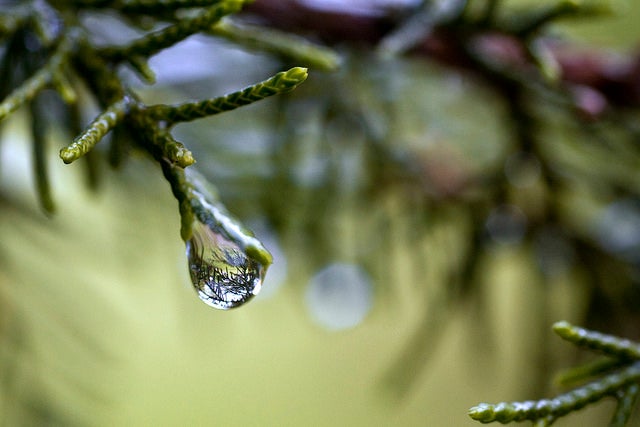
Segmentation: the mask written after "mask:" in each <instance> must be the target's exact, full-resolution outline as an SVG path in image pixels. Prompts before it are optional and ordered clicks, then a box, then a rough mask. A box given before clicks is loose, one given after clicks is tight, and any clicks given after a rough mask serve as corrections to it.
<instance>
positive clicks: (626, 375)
mask: <svg viewBox="0 0 640 427" xmlns="http://www.w3.org/2000/svg"><path fill="white" fill-rule="evenodd" d="M553 330H554V332H556V333H557V334H558V335H560V336H561V337H562V338H564V339H566V340H568V341H570V342H572V343H574V344H576V345H578V346H583V347H586V348H589V349H591V350H594V351H598V352H603V353H605V354H607V355H608V356H612V357H614V358H615V359H613V362H609V363H603V362H602V361H598V363H596V364H593V363H589V364H588V365H587V368H586V369H582V370H580V371H578V372H581V373H582V374H583V376H582V378H584V377H587V376H591V375H593V374H595V373H601V374H602V376H601V378H599V379H597V380H593V381H591V382H589V383H587V384H585V385H583V386H580V387H577V388H575V389H573V390H571V391H569V392H566V393H563V394H560V395H558V396H556V397H554V398H551V399H540V400H528V401H524V402H501V403H497V404H489V403H481V404H479V405H477V406H474V407H473V408H471V409H470V410H469V416H470V417H471V418H473V419H474V420H476V421H480V422H481V423H491V422H495V421H497V422H500V423H503V424H506V423H510V422H518V421H526V420H529V421H534V422H535V423H536V424H535V425H551V423H553V422H554V421H555V420H556V419H558V418H560V417H563V416H565V415H567V414H569V413H571V412H574V411H577V410H579V409H582V408H584V407H585V406H587V405H589V404H591V403H595V402H598V401H600V400H601V399H603V398H605V397H613V398H615V399H617V401H618V405H617V408H616V410H615V412H614V415H613V418H612V421H611V424H610V425H612V426H619V427H622V426H625V425H627V423H628V421H629V418H630V417H631V413H632V410H633V408H634V406H635V404H636V402H637V397H638V392H639V390H640V351H638V349H639V348H640V347H639V345H638V344H637V343H634V342H631V341H629V340H626V339H622V338H618V337H614V336H611V335H606V334H603V333H600V332H595V331H590V330H587V329H584V328H580V327H577V326H573V325H571V324H569V323H568V322H564V321H562V322H558V323H556V324H555V325H554V326H553ZM572 371H573V372H574V374H575V372H576V369H575V368H574V369H573V370H572ZM573 379H576V376H575V375H573Z"/></svg>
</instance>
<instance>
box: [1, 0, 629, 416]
mask: <svg viewBox="0 0 640 427" xmlns="http://www.w3.org/2000/svg"><path fill="white" fill-rule="evenodd" d="M306 3H307V5H308V6H309V7H316V8H319V9H322V10H325V9H327V8H328V9H330V10H339V9H341V8H345V9H349V11H350V13H357V14H362V15H364V16H369V15H371V14H374V13H378V12H376V10H374V5H378V4H379V3H380V4H381V2H375V3H369V2H355V1H354V2H348V1H344V2H335V1H332V2H320V1H317V2H306ZM405 3H406V2H405ZM504 3H505V4H504V7H505V8H507V10H510V9H509V8H513V9H517V8H519V7H526V6H527V5H530V4H535V3H538V2H525V1H510V2H506V1H505V2H504ZM549 3H551V2H549ZM396 6H398V5H397V4H396ZM617 7H618V9H617V10H618V13H617V14H615V15H612V16H609V17H600V18H598V19H592V20H584V19H583V20H581V22H578V21H579V20H576V21H568V22H566V23H565V22H563V23H562V24H557V25H554V26H552V27H551V28H550V29H549V30H550V34H551V37H553V38H557V39H559V40H560V39H562V40H568V41H570V43H571V44H572V45H573V46H577V47H578V48H579V49H593V50H597V51H598V52H604V53H603V55H605V54H606V55H607V58H613V59H612V62H613V63H618V62H616V61H623V60H625V58H628V57H630V56H632V55H633V54H634V53H635V52H636V49H637V47H638V44H637V43H638V40H640V27H638V25H637V22H638V20H639V19H640V4H639V3H637V2H631V1H629V2H620V4H619V5H617ZM86 19H87V20H88V22H90V24H91V25H92V28H95V29H96V32H97V34H101V35H102V36H104V37H106V38H109V37H111V38H117V37H127V36H130V35H129V34H126V31H125V28H124V27H123V24H122V23H121V22H119V21H117V20H116V18H114V17H110V16H103V15H97V16H89V17H86ZM123 34H124V36H123ZM334 47H335V48H336V49H337V50H338V51H339V53H340V54H341V55H342V57H343V64H342V67H341V69H340V70H339V71H337V72H335V73H322V72H318V71H314V70H311V73H310V77H309V79H308V81H307V82H305V83H304V84H303V85H302V86H301V87H300V88H298V89H297V90H295V91H294V92H293V93H291V94H288V95H286V96H279V97H276V98H273V99H269V100H267V101H262V102H259V103H257V104H254V105H251V106H249V107H246V108H242V109H239V110H236V111H234V112H230V113H226V114H223V115H220V116H215V117H212V118H207V119H203V120H200V121H198V122H194V123H189V124H187V125H180V126H178V128H176V131H175V136H176V138H177V139H178V140H180V141H182V142H184V143H185V145H186V146H187V147H189V148H190V149H192V151H193V152H194V154H195V157H196V159H197V161H198V163H197V165H196V167H197V168H198V170H199V171H201V172H203V173H204V174H205V175H207V176H208V177H209V178H210V180H211V182H212V183H214V184H215V185H216V187H217V188H218V190H219V192H220V195H221V199H222V201H223V202H224V203H225V204H226V206H227V208H228V209H229V210H230V211H231V212H233V214H234V215H236V216H237V217H239V218H240V219H242V221H243V222H244V223H245V224H246V225H247V226H248V227H249V228H251V229H252V230H253V231H254V232H255V233H256V234H257V236H258V237H260V238H261V239H262V241H263V242H264V244H265V246H266V247H267V248H268V249H269V250H270V251H271V252H272V254H273V256H274V260H275V261H274V264H273V266H272V267H271V268H270V270H269V272H268V274H267V278H266V282H265V285H264V288H263V291H262V293H261V294H260V295H259V296H258V297H257V298H256V299H255V300H254V301H252V302H251V303H249V304H248V305H246V306H243V307H242V308H240V309H235V310H232V311H229V312H223V311H217V310H214V309H212V308H210V307H208V306H206V305H205V304H203V303H202V302H201V301H200V300H199V299H198V298H197V296H196V294H195V291H194V290H193V289H192V286H191V284H190V280H189V274H188V270H187V262H186V258H185V253H184V243H183V242H182V241H181V239H180V235H179V224H180V219H179V214H178V209H177V203H176V201H175V199H173V197H172V195H171V192H170V189H169V186H168V185H167V183H166V182H165V181H164V179H163V178H162V175H161V172H160V170H159V168H157V165H155V164H154V163H152V162H150V161H149V160H148V159H146V158H144V156H139V155H137V154H136V153H133V155H132V156H131V157H130V158H129V159H128V160H127V161H126V162H125V164H124V165H123V166H122V167H121V168H120V169H119V170H117V171H113V170H111V169H109V168H108V166H107V164H106V161H103V164H102V165H101V166H102V172H101V174H100V183H99V187H98V189H97V190H96V191H92V190H91V189H89V188H88V187H87V185H86V184H85V181H86V180H85V176H84V170H83V168H82V167H81V165H76V164H74V165H72V166H65V165H63V164H62V162H60V161H59V159H58V157H57V152H58V150H59V148H60V147H61V146H64V145H66V144H67V143H68V141H70V138H71V136H70V135H68V134H66V133H65V131H64V130H60V129H54V130H52V133H51V138H50V142H51V143H50V148H51V174H52V184H53V190H54V197H55V200H56V202H57V206H58V210H57V212H56V214H55V216H53V217H51V218H49V217H47V216H45V215H44V214H42V213H41V211H40V209H39V208H38V206H37V203H36V198H35V193H34V191H33V186H34V184H33V178H32V176H31V166H30V162H31V157H30V156H31V154H30V146H29V136H28V127H27V126H28V123H27V118H26V117H24V116H23V115H22V114H20V113H18V114H16V115H14V116H12V117H11V119H10V120H8V121H6V123H4V127H3V128H2V145H0V150H1V151H0V155H1V158H0V425H7V426H18V425H60V426H76V425H77V426H85V425H86V426H114V425H116V426H117V425H135V426H145V425H153V426H176V425H202V426H251V425H259V426H300V425H313V426H372V425H375V426H377V425H398V426H418V425H428V426H432V425H442V426H445V425H446V426H471V425H476V423H475V422H473V421H471V420H470V419H469V418H468V416H467V411H468V409H469V408H470V407H471V406H474V405H476V404H477V403H479V402H497V401H503V400H508V401H511V400H526V399H534V398H541V397H545V396H553V395H555V394H557V393H558V392H559V390H560V389H558V388H557V387H556V386H555V385H554V384H553V375H554V374H555V373H557V372H558V371H560V370H561V369H562V368H566V367H568V366H572V365H573V364H575V363H577V361H579V360H582V359H583V358H584V357H583V356H584V355H580V354H578V353H577V352H576V350H575V348H574V347H572V346H571V345H570V344H567V343H564V342H562V341H561V340H560V339H559V338H557V337H555V336H554V335H553V334H552V332H551V325H552V324H553V322H555V321H558V320H563V319H564V320H568V321H571V322H574V323H577V324H581V325H584V326H589V327H593V328H596V329H599V330H601V331H603V332H610V333H615V334H621V335H624V336H626V337H629V338H640V331H639V330H638V328H637V320H638V307H640V305H639V304H638V303H639V302H640V287H639V284H640V282H639V280H640V275H639V270H638V268H639V266H640V198H639V195H640V173H639V171H640V145H638V141H639V139H638V138H639V133H638V132H640V127H638V124H637V123H638V122H637V118H638V110H637V109H633V108H629V109H623V110H619V109H611V112H610V113H608V114H606V115H603V116H602V117H598V119H597V120H584V121H581V120H580V119H579V118H578V117H577V116H576V115H575V114H573V113H568V112H567V108H565V106H564V104H563V102H562V101H556V99H557V98H558V94H557V93H554V92H553V91H549V90H546V89H544V88H540V87H538V86H536V85H535V84H533V85H532V86H531V87H528V88H526V91H525V93H524V95H526V96H524V98H525V99H526V106H527V110H526V117H525V118H524V119H522V118H520V119H521V120H523V122H526V123H527V126H526V129H525V130H526V135H528V136H529V137H530V139H531V141H528V142H527V141H525V143H523V141H522V139H523V136H522V129H521V128H522V126H520V127H519V126H518V125H515V126H514V121H517V120H520V119H518V117H516V116H514V115H513V114H512V112H513V110H512V108H513V105H512V104H509V102H505V98H504V97H503V96H502V95H501V94H500V93H497V92H496V91H495V88H493V87H490V86H488V85H486V84H485V83H483V81H482V79H479V78H478V77H477V76H475V75H473V74H471V73H468V72H465V71H463V70H460V69H457V68H453V67H449V66H446V65H443V64H442V63H440V62H437V61H432V60H430V59H429V58H427V57H422V56H412V55H408V56H405V57H394V58H382V57H381V56H380V55H378V54H376V52H375V51H374V49H373V48H372V47H370V46H364V45H360V44H354V43H352V44H349V43H338V44H334ZM288 65H289V64H285V63H282V62H280V61H278V60H275V59H273V58H272V57H270V56H269V55H265V54H258V53H250V52H246V51H243V50H239V49H238V48H237V47H236V46H234V45H232V44H230V43H227V42H221V41H218V40H215V39H213V38H206V37H191V38H189V39H188V40H186V41H184V42H182V43H180V44H178V45H177V46H175V47H174V48H171V49H168V50H166V51H164V52H162V53H161V54H159V55H157V56H156V57H154V58H153V59H152V61H151V66H152V68H153V69H154V70H155V71H156V73H157V77H158V83H157V84H156V85H155V86H152V87H150V86H145V85H143V84H142V83H140V82H139V81H137V80H136V79H135V77H133V76H130V75H128V74H126V75H125V78H127V79H129V80H130V84H131V85H132V86H134V87H135V88H136V90H137V91H138V92H139V93H140V94H141V97H142V98H143V100H144V101H145V102H147V103H160V102H162V103H171V102H179V101H184V100H186V99H198V98H203V97H214V96H217V95H221V94H224V93H228V92H231V91H234V90H237V89H239V88H242V87H244V86H246V85H249V84H253V83H254V82H256V81H260V80H263V79H265V78H267V77H268V76H270V75H272V74H274V73H275V72H277V71H280V70H283V69H285V68H286V67H287V66H288ZM518 105H519V106H522V105H521V104H518ZM93 108H94V107H92V106H91V105H88V106H87V118H86V120H87V121H88V120H89V119H90V118H91V117H92V114H94V113H95V112H96V110H95V109H93ZM514 127H515V128H518V129H520V130H517V129H516V131H515V132H514ZM519 132H520V133H519ZM514 135H515V136H514ZM525 139H526V138H525ZM102 145H105V147H102V146H99V147H98V150H102V151H103V152H106V150H107V147H106V145H108V144H102ZM531 146H533V147H535V149H531V148H530V147H531ZM527 147H528V148H527ZM614 406H615V405H614V402H613V401H611V402H605V403H601V404H598V405H596V406H594V407H593V408H587V409H585V410H583V411H581V412H580V413H579V414H577V415H572V416H569V417H567V418H566V419H562V420H560V421H558V422H557V423H556V424H557V425H559V426H573V425H576V426H577V425H581V426H583V425H602V424H603V423H606V420H607V419H608V417H609V414H610V413H611V411H612V409H613V407H614Z"/></svg>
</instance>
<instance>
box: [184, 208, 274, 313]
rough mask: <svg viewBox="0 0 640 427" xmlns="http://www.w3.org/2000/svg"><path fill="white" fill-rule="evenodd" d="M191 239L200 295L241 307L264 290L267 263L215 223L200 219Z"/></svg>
mask: <svg viewBox="0 0 640 427" xmlns="http://www.w3.org/2000/svg"><path fill="white" fill-rule="evenodd" d="M192 233H193V235H192V237H191V239H189V240H188V241H187V259H188V260H189V272H190V274H191V281H192V283H193V286H194V287H195V289H196V291H197V292H198V296H199V297H200V299H201V300H202V301H204V302H205V303H206V304H208V305H210V306H211V307H214V308H218V309H221V310H228V309H230V308H234V307H238V306H240V305H242V304H244V303H245V302H247V301H248V300H250V299H251V298H252V297H253V296H255V295H257V294H258V292H260V288H261V287H262V281H263V279H264V275H265V267H264V266H263V265H262V264H261V263H260V262H258V261H256V260H254V259H253V258H251V257H249V256H247V254H246V253H245V251H243V250H242V248H241V247H240V246H239V245H237V244H236V243H234V242H232V241H230V240H229V239H228V238H226V237H225V236H224V235H222V234H221V233H219V232H216V231H215V230H214V229H213V228H212V227H209V226H208V225H206V224H203V223H201V222H199V221H196V222H195V223H194V224H193V228H192Z"/></svg>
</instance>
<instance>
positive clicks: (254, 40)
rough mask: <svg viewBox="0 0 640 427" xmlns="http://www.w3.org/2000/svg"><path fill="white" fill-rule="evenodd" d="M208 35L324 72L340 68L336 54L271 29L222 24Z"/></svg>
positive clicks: (214, 27) (229, 22)
mask: <svg viewBox="0 0 640 427" xmlns="http://www.w3.org/2000/svg"><path fill="white" fill-rule="evenodd" d="M209 34H211V35H214V36H218V37H223V38H225V39H227V40H229V41H232V42H236V43H239V44H241V45H242V46H244V47H245V48H248V49H251V50H257V51H261V52H267V53H271V54H273V55H277V56H279V57H281V58H283V59H286V60H294V61H296V62H297V63H299V64H302V65H305V66H308V67H310V68H316V69H318V70H322V71H334V70H336V69H337V68H338V66H339V65H340V57H339V56H338V55H337V54H336V52H335V51H333V50H331V49H328V48H326V47H323V46H320V45H317V44H314V43H311V42H309V41H308V40H306V39H304V38H302V37H299V36H295V35H292V34H289V33H285V32H282V31H277V30H273V29H270V28H264V27H256V26H249V25H242V24H238V23H236V22H233V21H230V20H223V21H221V22H218V23H217V24H215V25H214V26H213V27H211V29H210V30H209Z"/></svg>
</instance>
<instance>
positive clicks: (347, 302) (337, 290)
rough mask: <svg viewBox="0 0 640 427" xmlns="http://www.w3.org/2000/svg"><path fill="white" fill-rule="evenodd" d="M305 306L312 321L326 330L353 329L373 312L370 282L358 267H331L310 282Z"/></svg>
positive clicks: (337, 264) (340, 265)
mask: <svg viewBox="0 0 640 427" xmlns="http://www.w3.org/2000/svg"><path fill="white" fill-rule="evenodd" d="M306 302H307V308H308V309H309V312H310V314H311V317H312V318H313V320H314V321H315V322H316V323H318V324H320V325H322V326H324V327H325V328H326V329H331V330H340V329H347V328H352V327H354V326H356V325H358V324H359V323H360V322H362V320H363V319H364V318H365V316H366V315H367V313H368V312H369V310H370V309H371V304H372V289H371V279H370V278H369V276H368V275H367V274H366V273H365V272H364V270H362V269H361V268H360V267H358V266H356V265H353V264H340V263H336V264H330V265H328V266H327V267H325V268H323V269H322V270H320V271H319V272H318V273H316V274H315V275H314V276H313V277H312V278H311V280H310V281H309V285H308V287H307V292H306Z"/></svg>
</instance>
